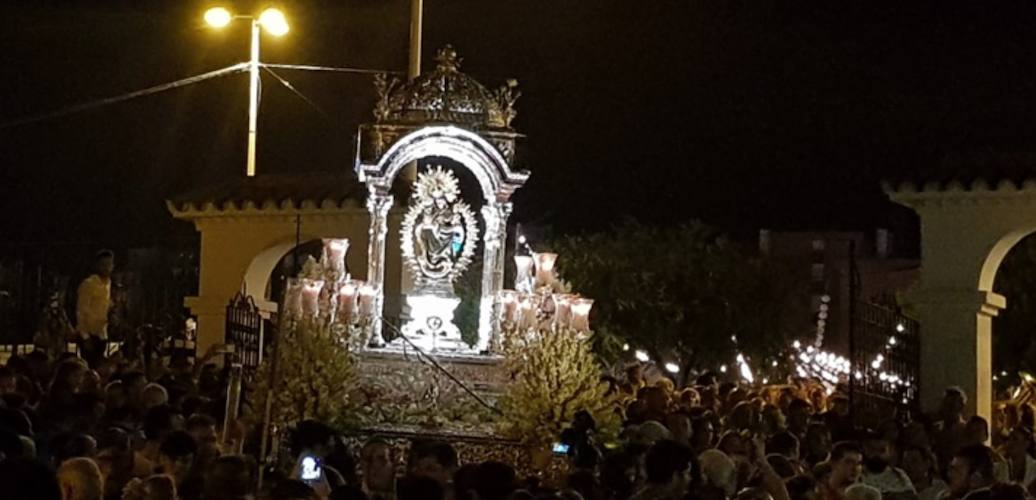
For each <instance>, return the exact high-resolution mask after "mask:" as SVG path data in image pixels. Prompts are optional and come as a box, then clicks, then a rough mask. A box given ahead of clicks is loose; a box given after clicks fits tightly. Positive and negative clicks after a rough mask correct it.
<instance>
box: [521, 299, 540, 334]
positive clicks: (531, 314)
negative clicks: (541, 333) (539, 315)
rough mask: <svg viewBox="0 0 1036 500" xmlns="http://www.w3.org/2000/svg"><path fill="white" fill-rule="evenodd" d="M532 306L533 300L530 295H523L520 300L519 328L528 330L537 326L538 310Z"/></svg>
mask: <svg viewBox="0 0 1036 500" xmlns="http://www.w3.org/2000/svg"><path fill="white" fill-rule="evenodd" d="M532 306H533V304H532V298H531V297H530V296H528V295H522V296H521V298H520V299H518V327H519V328H521V329H523V330H526V329H529V328H532V327H533V326H534V325H536V309H534V308H533V307H532Z"/></svg>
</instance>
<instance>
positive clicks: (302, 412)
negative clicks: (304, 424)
mask: <svg viewBox="0 0 1036 500" xmlns="http://www.w3.org/2000/svg"><path fill="white" fill-rule="evenodd" d="M278 342H280V352H279V353H278V355H279V358H280V359H279V366H278V367H277V370H278V374H277V375H278V376H277V386H276V388H275V389H274V391H273V392H274V394H275V398H274V401H273V414H272V418H271V422H272V423H273V424H275V425H277V426H279V427H280V428H282V429H283V428H286V426H288V425H292V424H294V423H296V422H299V421H301V420H304V419H309V418H311V419H316V420H320V421H322V422H328V423H336V424H337V423H340V422H341V419H342V418H343V416H344V415H345V414H346V413H347V409H348V407H349V397H348V395H347V393H346V389H347V388H348V387H350V385H351V384H352V383H353V381H354V375H355V372H354V366H355V361H354V359H353V356H352V354H351V353H350V352H349V349H348V347H347V346H346V345H344V343H343V342H341V341H340V339H339V338H338V337H337V336H336V335H334V334H331V333H329V332H328V331H327V330H326V329H324V328H316V327H308V328H307V327H302V326H301V325H300V326H299V328H294V329H288V331H287V332H286V334H285V335H282V336H281V338H279V339H278ZM272 363H273V356H272V352H270V353H267V356H266V357H264V358H263V363H262V364H261V365H259V371H258V374H257V376H256V379H255V386H256V387H255V391H256V402H257V406H256V409H258V411H260V412H261V411H264V409H265V408H266V398H267V397H269V394H270V388H271V386H270V369H271V368H272V366H273V364H272Z"/></svg>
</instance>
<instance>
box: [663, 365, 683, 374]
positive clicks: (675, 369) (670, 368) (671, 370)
mask: <svg viewBox="0 0 1036 500" xmlns="http://www.w3.org/2000/svg"><path fill="white" fill-rule="evenodd" d="M665 371H667V372H669V373H680V367H679V366H677V365H676V363H666V364H665Z"/></svg>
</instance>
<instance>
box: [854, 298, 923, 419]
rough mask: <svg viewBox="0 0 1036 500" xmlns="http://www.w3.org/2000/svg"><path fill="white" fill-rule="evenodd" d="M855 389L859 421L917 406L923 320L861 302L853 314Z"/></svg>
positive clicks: (900, 414) (903, 412)
mask: <svg viewBox="0 0 1036 500" xmlns="http://www.w3.org/2000/svg"><path fill="white" fill-rule="evenodd" d="M852 321H853V325H852V326H853V329H852V332H851V334H852V335H853V337H854V339H853V340H854V349H853V351H854V352H852V353H851V355H852V367H853V369H852V373H851V374H850V394H851V398H852V407H853V414H854V418H855V420H856V423H857V425H859V426H861V427H871V428H873V427H875V426H876V425H878V424H879V423H880V422H881V421H882V420H887V419H889V418H891V417H893V416H896V417H900V418H902V417H905V416H907V415H909V414H911V413H912V412H915V411H917V409H918V403H919V400H920V391H921V386H920V363H921V357H920V335H919V333H920V325H919V324H918V322H917V321H916V320H913V319H911V318H908V317H906V316H904V315H903V314H902V313H901V312H900V311H899V310H898V309H897V308H895V307H889V306H883V305H878V304H873V303H869V302H858V303H857V304H856V305H855V310H854V313H853V317H852Z"/></svg>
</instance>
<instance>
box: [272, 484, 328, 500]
mask: <svg viewBox="0 0 1036 500" xmlns="http://www.w3.org/2000/svg"><path fill="white" fill-rule="evenodd" d="M270 498H276V499H277V500H316V498H317V494H316V491H313V488H312V487H310V486H309V485H308V484H306V483H304V482H302V481H299V480H297V479H284V480H281V481H278V482H277V485H276V486H274V487H273V490H272V491H271V492H270Z"/></svg>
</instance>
